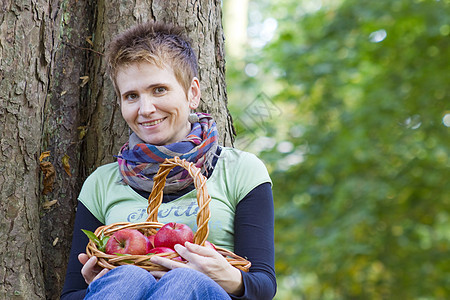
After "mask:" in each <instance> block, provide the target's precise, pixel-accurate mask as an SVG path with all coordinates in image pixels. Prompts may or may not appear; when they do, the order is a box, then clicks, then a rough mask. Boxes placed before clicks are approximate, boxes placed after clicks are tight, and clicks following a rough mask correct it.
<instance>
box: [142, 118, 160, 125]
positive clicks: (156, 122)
mask: <svg viewBox="0 0 450 300" xmlns="http://www.w3.org/2000/svg"><path fill="white" fill-rule="evenodd" d="M162 121H164V119H159V120H155V121H151V122H143V123H141V125H142V126H154V125H157V124H159V123H161V122H162Z"/></svg>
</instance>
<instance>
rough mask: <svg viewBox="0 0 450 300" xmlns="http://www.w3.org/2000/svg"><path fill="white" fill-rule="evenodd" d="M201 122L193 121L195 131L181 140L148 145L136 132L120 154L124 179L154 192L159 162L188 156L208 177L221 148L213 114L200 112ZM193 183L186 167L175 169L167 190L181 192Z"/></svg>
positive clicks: (167, 184)
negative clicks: (154, 177) (218, 148)
mask: <svg viewBox="0 0 450 300" xmlns="http://www.w3.org/2000/svg"><path fill="white" fill-rule="evenodd" d="M197 115H198V118H199V122H197V123H195V124H192V130H191V132H190V133H189V134H188V135H187V136H186V138H185V139H184V140H181V141H179V142H176V143H173V144H168V145H163V146H154V145H150V144H146V143H145V142H144V141H142V140H141V139H140V138H139V137H138V136H137V135H136V134H135V133H132V134H131V135H130V138H129V140H128V142H127V143H126V144H125V145H123V146H122V148H121V149H120V151H119V154H118V155H117V162H118V164H119V170H120V174H121V176H122V181H123V182H124V183H126V184H128V185H130V186H131V187H133V188H135V189H138V190H142V191H147V192H151V190H152V187H153V176H154V175H156V173H157V172H158V170H159V164H160V163H162V162H163V161H164V160H165V159H166V158H173V157H175V156H178V157H180V158H181V159H186V160H187V161H189V162H192V163H194V164H195V166H196V167H198V168H200V169H201V171H202V174H203V175H205V176H206V173H207V170H208V169H210V168H212V160H213V158H214V155H215V153H216V151H217V147H218V141H217V139H218V133H217V128H216V123H215V122H214V119H213V118H212V117H211V116H210V115H209V114H204V113H197ZM191 183H193V179H192V178H191V177H190V175H189V173H188V172H187V171H186V170H184V168H182V167H175V168H173V169H172V170H171V171H170V173H169V174H168V175H167V181H166V186H165V188H164V193H167V194H170V193H174V192H177V191H180V190H182V189H184V188H186V187H188V186H189V185H190V184H191Z"/></svg>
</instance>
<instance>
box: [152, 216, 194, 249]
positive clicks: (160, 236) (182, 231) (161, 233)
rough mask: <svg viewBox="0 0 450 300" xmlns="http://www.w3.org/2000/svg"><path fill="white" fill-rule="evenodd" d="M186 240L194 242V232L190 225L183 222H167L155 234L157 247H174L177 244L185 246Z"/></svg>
mask: <svg viewBox="0 0 450 300" xmlns="http://www.w3.org/2000/svg"><path fill="white" fill-rule="evenodd" d="M186 242H191V243H192V242H194V233H193V232H192V229H191V228H190V227H189V226H187V225H186V224H183V223H175V222H170V223H167V224H166V225H164V226H163V227H161V228H160V229H159V230H158V232H157V233H156V235H155V247H167V248H171V249H174V246H175V245H176V244H181V245H183V246H184V243H186Z"/></svg>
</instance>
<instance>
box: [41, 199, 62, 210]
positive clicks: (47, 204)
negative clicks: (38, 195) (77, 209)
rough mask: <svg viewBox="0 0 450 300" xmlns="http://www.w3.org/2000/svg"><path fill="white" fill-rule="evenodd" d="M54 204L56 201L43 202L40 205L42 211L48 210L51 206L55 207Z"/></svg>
mask: <svg viewBox="0 0 450 300" xmlns="http://www.w3.org/2000/svg"><path fill="white" fill-rule="evenodd" d="M56 203H58V200H56V199H55V200H52V201H45V202H44V203H43V204H42V207H43V208H44V209H50V208H51V207H52V206H53V205H55V204H56Z"/></svg>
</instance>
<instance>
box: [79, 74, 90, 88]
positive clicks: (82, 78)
mask: <svg viewBox="0 0 450 300" xmlns="http://www.w3.org/2000/svg"><path fill="white" fill-rule="evenodd" d="M80 79H81V80H82V81H81V84H80V87H83V86H85V85H86V83H88V81H89V76H81V77H80Z"/></svg>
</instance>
